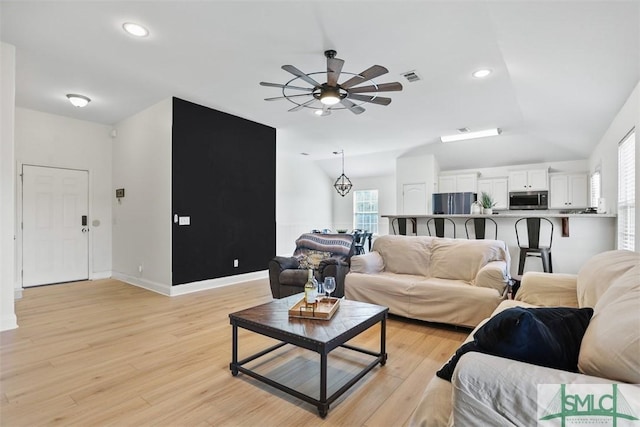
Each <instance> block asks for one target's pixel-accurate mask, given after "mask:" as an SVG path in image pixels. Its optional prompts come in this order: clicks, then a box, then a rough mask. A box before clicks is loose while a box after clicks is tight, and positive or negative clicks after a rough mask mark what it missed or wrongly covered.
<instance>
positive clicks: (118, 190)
mask: <svg viewBox="0 0 640 427" xmlns="http://www.w3.org/2000/svg"><path fill="white" fill-rule="evenodd" d="M116 197H117V198H118V199H120V198H122V197H124V188H116Z"/></svg>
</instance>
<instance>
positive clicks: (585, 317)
mask: <svg viewBox="0 0 640 427" xmlns="http://www.w3.org/2000/svg"><path fill="white" fill-rule="evenodd" d="M592 314H593V309H591V308H581V309H579V308H568V307H555V308H522V307H514V308H510V309H507V310H504V311H502V312H500V313H498V314H497V315H495V316H494V317H492V318H491V319H489V321H488V322H487V323H485V324H484V325H483V326H482V327H480V328H479V329H478V330H477V331H476V332H475V334H474V337H473V341H470V342H468V343H466V344H463V345H462V346H460V348H459V349H458V350H457V351H456V353H455V354H454V355H453V357H452V358H451V360H449V362H447V364H446V365H445V366H443V367H442V369H440V370H439V371H438V372H437V373H436V375H437V376H439V377H440V378H442V379H445V380H448V381H451V376H452V375H453V370H454V369H455V366H456V364H457V363H458V360H460V357H462V356H463V355H464V354H465V353H467V352H469V351H477V352H481V353H487V354H491V355H494V356H500V357H505V358H507V359H513V360H518V361H521V362H526V363H531V364H534V365H540V366H546V367H549V368H556V369H562V370H565V371H572V372H577V370H578V352H579V350H580V343H581V341H582V337H583V335H584V332H585V330H586V329H587V326H588V325H589V319H591V316H592Z"/></svg>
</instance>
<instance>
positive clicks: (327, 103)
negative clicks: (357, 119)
mask: <svg viewBox="0 0 640 427" xmlns="http://www.w3.org/2000/svg"><path fill="white" fill-rule="evenodd" d="M324 56H326V58H327V71H326V76H327V81H326V83H319V82H318V81H316V79H315V78H313V77H312V76H315V75H318V74H325V72H324V71H317V72H313V73H306V74H305V73H303V72H302V71H300V70H299V69H297V68H296V67H294V66H293V65H283V66H282V69H283V70H285V71H288V72H289V73H291V74H293V75H294V76H295V77H294V78H293V79H291V80H289V81H288V82H287V83H285V84H280V83H268V82H260V85H262V86H269V87H278V88H281V89H282V96H277V97H274V98H265V101H276V100H281V99H286V100H287V101H289V102H291V103H293V104H295V105H296V106H295V107H293V108H291V109H290V110H289V111H299V110H302V109H303V108H311V109H314V110H316V111H315V113H316V114H318V115H320V116H325V115H328V114H331V111H332V110H345V109H346V110H349V111H351V112H352V113H354V114H361V113H363V112H364V111H365V109H364V108H363V107H362V104H364V103H365V102H369V103H372V104H378V105H389V104H390V103H391V98H386V97H382V96H378V93H379V92H394V91H401V90H402V85H401V84H400V83H398V82H393V83H381V84H377V83H375V82H374V81H373V79H375V78H376V77H380V76H382V75H383V74H386V73H388V72H389V70H387V69H386V68H385V67H383V66H381V65H373V66H372V67H369V68H367V69H366V70H364V71H362V72H361V73H359V74H354V73H348V72H345V71H342V66H343V65H344V61H343V60H342V59H339V58H336V51H335V50H327V51H325V52H324ZM341 75H348V76H350V77H349V79H348V80H346V81H344V82H342V83H338V80H339V79H340V76H341ZM302 82H305V83H307V84H309V85H311V87H307V86H299V84H300V83H302ZM365 82H370V83H371V84H369V85H367V86H359V85H361V84H362V83H365ZM299 92H307V93H303V94H300V93H299ZM305 97H310V99H305Z"/></svg>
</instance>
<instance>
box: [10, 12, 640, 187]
mask: <svg viewBox="0 0 640 427" xmlns="http://www.w3.org/2000/svg"><path fill="white" fill-rule="evenodd" d="M0 15H1V26H0V31H1V33H0V34H1V38H2V41H3V42H6V43H9V44H12V45H14V46H15V47H16V76H17V77H16V104H17V105H18V106H19V107H26V108H31V109H35V110H39V111H44V112H49V113H53V114H59V115H63V116H69V117H74V118H78V119H82V120H89V121H93V122H98V123H103V124H110V125H111V124H115V123H117V122H118V121H120V120H122V119H124V118H126V117H128V116H131V115H132V114H134V113H136V112H138V111H141V110H143V109H145V108H146V107H148V106H150V105H152V104H154V103H156V102H158V101H160V100H162V99H165V98H167V97H170V96H177V97H180V98H183V99H186V100H189V101H192V102H196V103H199V104H202V105H206V106H208V107H212V108H215V109H218V110H221V111H225V112H228V113H231V114H235V115H238V116H242V117H245V118H247V119H250V120H254V121H256V122H260V123H264V124H267V125H270V126H273V127H275V128H277V129H278V138H279V142H280V143H281V144H282V147H284V148H286V149H288V150H291V151H292V152H295V153H301V152H306V153H309V155H310V157H311V158H312V159H315V160H317V161H318V162H319V163H320V164H321V165H322V166H323V167H326V168H330V167H332V168H333V169H336V167H337V166H336V165H339V159H338V158H336V157H335V156H334V155H333V154H332V152H333V151H336V150H340V149H344V150H345V153H346V159H347V160H346V162H347V164H348V165H350V167H351V169H350V171H351V175H352V176H358V175H366V174H379V173H384V172H387V171H388V170H390V169H389V168H392V167H393V164H394V161H395V158H396V157H397V156H399V155H402V154H403V153H405V152H407V151H409V150H412V149H416V148H417V147H419V149H420V150H421V151H423V152H426V153H434V154H435V155H436V156H437V159H438V162H439V164H440V166H441V168H442V169H443V170H447V169H462V168H476V167H478V168H479V167H493V166H503V165H509V164H522V163H537V162H550V161H561V160H576V159H584V158H587V157H588V155H589V153H590V152H591V151H592V149H593V148H594V146H595V145H596V144H597V142H598V141H599V139H600V138H601V137H602V135H603V133H604V131H605V130H606V128H607V126H608V125H609V124H610V123H611V120H612V119H613V117H614V116H615V114H616V113H617V112H618V110H619V109H620V108H621V106H622V105H623V103H624V101H625V100H626V99H627V97H628V96H629V94H630V93H631V91H632V90H633V88H634V87H635V85H636V84H637V83H638V81H639V80H640V2H637V1H601V2H598V1H534V2H526V1H494V2H484V1H468V2H465V1H392V0H389V1H376V2H371V1H362V0H360V1H270V0H263V1H198V2H195V1H193V2H192V1H138V2H128V1H83V2H75V1H74V2H69V1H47V2H44V1H38V2H36V1H28V0H20V1H2V3H0ZM128 21H133V22H137V23H140V24H143V25H144V26H146V27H147V28H148V29H149V31H150V35H149V36H148V37H146V38H143V39H134V38H132V37H131V36H129V35H127V34H126V33H125V32H124V31H123V30H122V24H123V23H124V22H128ZM327 49H335V50H337V52H338V55H337V56H338V57H339V58H341V59H343V60H345V65H344V68H343V70H344V71H347V72H351V73H358V72H361V71H363V70H364V69H366V68H368V67H369V66H371V65H374V64H379V65H382V66H385V67H387V68H388V69H389V73H388V74H386V75H384V76H382V77H379V78H377V79H376V82H377V83H385V82H392V81H400V82H401V83H402V84H403V86H404V90H403V91H402V92H391V93H388V94H387V95H388V96H389V97H391V98H392V102H391V104H390V105H389V106H379V105H372V104H364V105H363V106H364V107H365V108H366V112H365V113H363V114H360V115H355V114H352V113H351V112H349V111H346V110H342V111H336V112H334V113H333V114H332V115H330V116H326V117H317V116H315V115H314V114H312V111H311V110H308V109H303V110H302V111H297V112H287V110H289V109H290V108H291V107H292V106H293V105H292V104H290V103H289V102H288V101H286V100H285V101H275V102H266V101H264V98H268V97H274V96H278V95H280V94H281V91H280V90H279V89H277V88H269V87H263V86H260V85H259V82H260V81H268V82H277V83H285V82H287V81H288V80H290V79H291V78H292V77H293V76H292V75H291V74H289V73H287V72H285V71H283V70H282V69H281V68H280V67H281V66H282V65H284V64H291V65H294V66H296V67H297V68H299V69H300V70H302V71H304V72H307V73H309V72H317V71H323V70H324V69H325V66H326V65H325V64H326V62H325V58H324V56H323V52H324V51H325V50H327ZM479 68H489V69H491V70H493V73H492V74H491V75H490V76H489V77H487V78H485V79H477V78H474V77H472V75H471V73H472V72H473V71H475V70H477V69H479ZM411 70H415V71H416V72H417V73H418V74H419V75H420V77H421V78H422V79H421V80H420V81H418V82H414V83H409V82H407V81H406V80H404V77H403V76H402V75H401V74H402V73H403V72H406V71H411ZM323 81H324V80H323ZM67 93H81V94H84V95H86V96H88V97H90V98H91V99H92V102H91V103H90V104H89V106H88V107H86V108H82V109H79V108H75V107H73V106H71V104H69V103H68V101H67V100H66V98H65V94H67ZM462 127H467V128H469V129H470V130H480V129H486V128H492V127H499V128H501V129H502V135H500V136H497V137H490V138H485V139H482V140H474V141H465V142H457V143H450V144H443V143H441V142H439V136H440V135H444V134H451V133H456V129H458V128H462ZM336 170H337V169H336Z"/></svg>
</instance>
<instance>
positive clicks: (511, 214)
mask: <svg viewBox="0 0 640 427" xmlns="http://www.w3.org/2000/svg"><path fill="white" fill-rule="evenodd" d="M381 216H382V217H383V218H442V217H447V218H482V217H487V218H494V219H497V218H523V217H528V216H532V217H535V216H539V217H546V218H615V217H616V214H609V213H604V214H599V213H596V214H588V213H560V212H557V211H553V212H550V211H500V212H498V213H496V212H494V213H493V214H491V215H484V214H451V215H449V214H431V215H405V214H402V215H381Z"/></svg>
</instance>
